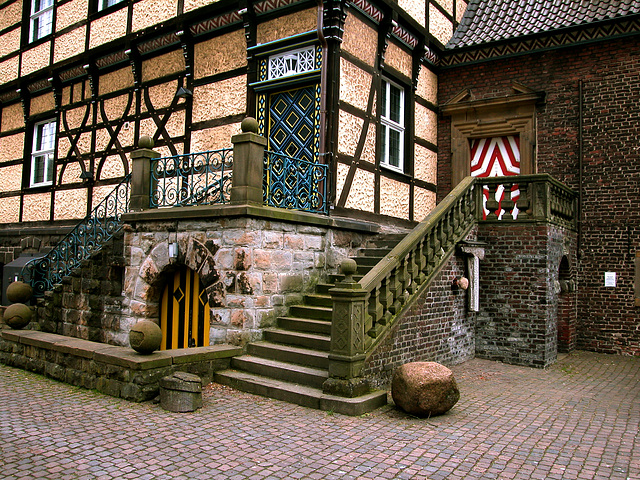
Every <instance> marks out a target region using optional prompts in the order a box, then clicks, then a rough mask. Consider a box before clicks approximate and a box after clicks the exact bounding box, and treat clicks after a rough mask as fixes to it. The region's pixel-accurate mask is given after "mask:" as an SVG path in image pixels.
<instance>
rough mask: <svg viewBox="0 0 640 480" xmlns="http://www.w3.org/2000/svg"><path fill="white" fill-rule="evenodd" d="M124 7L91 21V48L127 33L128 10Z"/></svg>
mask: <svg viewBox="0 0 640 480" xmlns="http://www.w3.org/2000/svg"><path fill="white" fill-rule="evenodd" d="M128 10H129V9H128V8H122V9H120V10H117V11H115V12H113V13H111V14H109V15H106V16H104V17H100V18H98V19H96V20H94V21H93V22H91V27H90V34H89V48H94V47H97V46H99V45H102V44H104V43H107V42H111V41H113V40H117V39H118V38H121V37H124V36H125V35H126V34H127V11H128Z"/></svg>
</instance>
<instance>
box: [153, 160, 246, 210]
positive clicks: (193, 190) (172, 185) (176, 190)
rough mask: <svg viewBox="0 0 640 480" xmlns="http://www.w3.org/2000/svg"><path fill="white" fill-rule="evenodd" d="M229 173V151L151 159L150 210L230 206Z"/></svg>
mask: <svg viewBox="0 0 640 480" xmlns="http://www.w3.org/2000/svg"><path fill="white" fill-rule="evenodd" d="M232 169H233V150H232V149H230V148H224V149H220V150H211V151H207V152H198V153H188V154H184V155H175V156H172V157H163V158H155V159H152V160H151V182H150V183H151V192H150V198H149V206H150V207H151V208H161V207H187V206H193V205H213V204H223V203H229V201H230V190H231V183H232V175H233V171H232Z"/></svg>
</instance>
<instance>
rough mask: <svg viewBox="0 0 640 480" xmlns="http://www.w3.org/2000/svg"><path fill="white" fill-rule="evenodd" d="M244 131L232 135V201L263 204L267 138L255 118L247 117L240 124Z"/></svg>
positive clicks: (234, 202)
mask: <svg viewBox="0 0 640 480" xmlns="http://www.w3.org/2000/svg"><path fill="white" fill-rule="evenodd" d="M240 127H241V128H242V133H240V134H238V135H234V136H233V137H231V143H233V178H232V184H231V203H233V204H240V205H245V204H257V205H262V204H263V203H264V201H263V193H262V179H263V175H264V150H265V147H266V146H267V139H266V138H264V137H262V136H260V135H258V134H257V133H256V132H257V131H258V122H257V121H256V119H255V118H251V117H248V118H245V119H244V120H243V121H242V124H241V126H240Z"/></svg>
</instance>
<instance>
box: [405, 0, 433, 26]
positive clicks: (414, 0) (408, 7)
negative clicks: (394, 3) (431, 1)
mask: <svg viewBox="0 0 640 480" xmlns="http://www.w3.org/2000/svg"><path fill="white" fill-rule="evenodd" d="M426 3H427V2H425V1H424V0H422V1H420V0H398V5H400V8H402V9H403V10H404V11H405V12H407V13H408V14H409V15H411V16H412V17H413V19H414V20H415V21H416V22H418V23H419V24H420V25H422V26H423V27H424V26H425V24H424V22H425V18H426V9H425V4H426Z"/></svg>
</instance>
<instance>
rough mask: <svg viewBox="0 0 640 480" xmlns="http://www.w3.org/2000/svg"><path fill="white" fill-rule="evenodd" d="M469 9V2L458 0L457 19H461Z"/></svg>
mask: <svg viewBox="0 0 640 480" xmlns="http://www.w3.org/2000/svg"><path fill="white" fill-rule="evenodd" d="M466 10H467V3H466V2H462V0H458V2H457V4H456V20H457V21H458V22H459V21H460V20H462V16H463V15H464V12H465V11H466Z"/></svg>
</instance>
